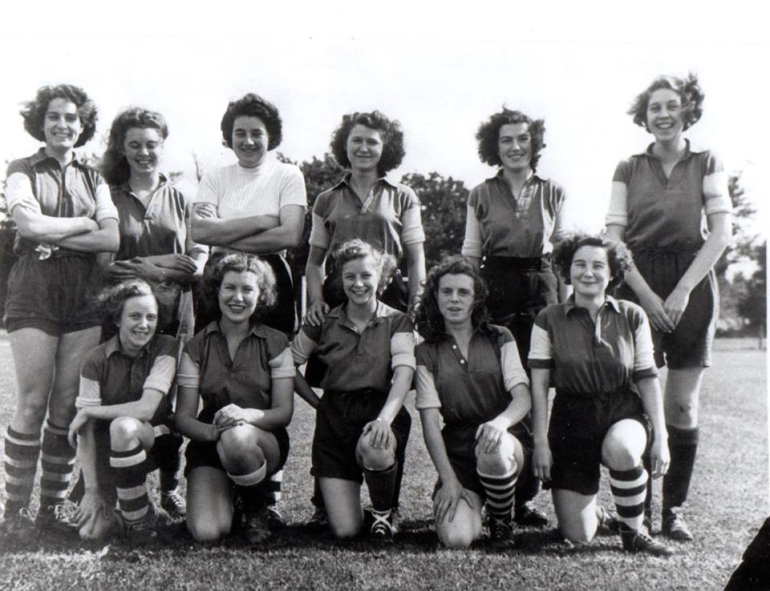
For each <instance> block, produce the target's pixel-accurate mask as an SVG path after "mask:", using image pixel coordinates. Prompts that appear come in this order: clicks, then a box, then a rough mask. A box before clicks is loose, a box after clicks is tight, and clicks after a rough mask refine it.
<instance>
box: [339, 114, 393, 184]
mask: <svg viewBox="0 0 770 591" xmlns="http://www.w3.org/2000/svg"><path fill="white" fill-rule="evenodd" d="M356 125H364V126H366V127H368V128H369V129H374V130H375V131H379V132H380V136H382V156H381V157H380V161H379V162H378V163H377V174H379V175H380V176H385V175H386V174H387V173H388V172H390V171H391V170H393V169H394V168H398V166H399V164H401V161H402V160H403V159H404V155H405V154H406V152H405V151H404V132H403V131H401V124H400V123H399V122H398V121H395V120H393V121H391V120H390V119H388V118H387V117H386V116H385V115H383V114H382V113H380V112H379V111H372V112H371V113H351V114H350V115H343V117H342V123H340V126H339V127H338V128H337V129H336V130H335V131H334V133H333V134H332V141H331V143H330V144H329V147H330V148H331V150H332V154H333V155H334V158H335V159H336V160H337V162H338V163H339V164H340V166H342V167H343V168H347V169H350V167H351V164H350V160H349V159H348V150H347V145H348V137H349V136H350V132H351V131H353V128H354V127H355V126H356Z"/></svg>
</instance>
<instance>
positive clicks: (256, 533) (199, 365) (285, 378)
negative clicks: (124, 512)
mask: <svg viewBox="0 0 770 591" xmlns="http://www.w3.org/2000/svg"><path fill="white" fill-rule="evenodd" d="M204 297H207V298H210V300H213V302H216V304H217V306H218V307H219V316H220V317H219V320H215V321H213V322H212V323H211V324H209V325H208V326H207V327H206V328H204V329H203V330H202V331H200V332H198V333H197V334H196V335H195V336H194V337H193V339H192V340H191V341H190V342H189V343H187V345H186V346H185V349H184V353H183V354H182V361H181V363H180V366H179V374H178V382H179V400H178V403H177V412H176V427H177V429H179V431H180V433H182V434H184V435H186V436H187V437H189V438H190V439H191V441H190V444H189V445H188V446H187V452H186V457H187V467H186V475H187V529H188V530H189V531H190V533H191V534H192V536H193V537H194V538H195V539H196V540H198V541H214V540H218V539H220V538H222V537H223V536H225V535H227V534H228V533H229V532H230V531H231V528H232V527H233V525H234V524H233V515H234V504H233V501H234V495H233V489H235V491H236V492H237V494H238V496H239V497H240V500H241V501H242V503H243V512H244V515H243V530H242V531H243V534H244V536H245V537H246V539H247V541H248V542H249V543H250V544H259V543H261V542H263V541H264V540H266V539H267V538H268V537H269V536H270V527H269V523H268V520H269V517H268V514H267V512H266V511H265V510H264V492H265V491H264V486H265V485H264V484H262V483H263V481H264V480H265V478H267V477H269V476H270V475H272V474H275V473H276V472H277V471H278V470H280V469H281V467H282V466H283V464H284V462H286V457H287V456H288V454H289V435H288V433H287V432H286V426H287V425H288V424H289V421H291V415H292V412H293V408H294V407H293V402H294V400H293V396H294V374H295V369H294V363H293V361H292V355H291V349H290V348H289V341H288V339H287V338H286V336H285V335H284V334H282V333H281V332H279V331H277V330H274V329H272V328H270V327H268V326H265V325H264V324H263V323H262V318H263V317H264V314H265V313H266V312H267V311H268V310H269V309H270V307H271V306H272V305H273V304H274V303H275V277H274V276H273V272H272V270H271V269H270V267H269V266H268V265H267V263H265V262H264V261H262V260H260V259H258V258H257V257H254V256H249V255H245V254H231V255H227V256H225V257H224V258H221V259H220V260H219V261H218V262H217V263H216V265H215V266H214V267H213V268H212V269H210V272H209V273H207V275H206V279H205V282H204ZM199 401H202V402H203V408H202V409H201V411H200V413H198V405H199Z"/></svg>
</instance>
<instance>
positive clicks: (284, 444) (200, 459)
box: [184, 409, 289, 478]
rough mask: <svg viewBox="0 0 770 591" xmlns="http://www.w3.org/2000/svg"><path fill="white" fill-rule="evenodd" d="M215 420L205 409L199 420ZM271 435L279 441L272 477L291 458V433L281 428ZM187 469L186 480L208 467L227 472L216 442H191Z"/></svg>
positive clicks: (205, 421)
mask: <svg viewBox="0 0 770 591" xmlns="http://www.w3.org/2000/svg"><path fill="white" fill-rule="evenodd" d="M212 419H213V413H212V412H210V411H207V410H206V409H204V410H203V411H202V412H201V414H200V415H199V416H198V420H199V421H201V422H203V423H209V424H210V423H211V422H212ZM270 433H271V434H272V435H273V436H274V437H275V439H276V441H278V453H279V459H278V466H277V467H276V468H275V470H273V471H272V472H268V474H267V475H268V476H272V475H273V474H275V473H276V472H278V471H279V470H280V469H281V468H283V465H284V464H285V463H286V458H288V457H289V433H288V432H287V431H286V429H284V428H283V427H281V428H280V429H276V430H274V431H270ZM185 460H186V464H185V469H184V475H185V477H186V478H188V477H189V476H190V471H192V470H194V469H195V468H200V467H202V466H206V467H208V468H216V469H217V470H221V471H222V472H227V470H225V467H224V466H223V465H222V460H220V459H219V452H217V442H216V441H190V442H189V443H188V444H187V450H186V451H185Z"/></svg>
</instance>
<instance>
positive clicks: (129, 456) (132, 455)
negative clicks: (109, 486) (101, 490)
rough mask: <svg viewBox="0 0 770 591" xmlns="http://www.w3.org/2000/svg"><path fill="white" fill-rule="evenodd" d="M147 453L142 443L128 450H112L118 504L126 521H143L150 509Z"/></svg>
mask: <svg viewBox="0 0 770 591" xmlns="http://www.w3.org/2000/svg"><path fill="white" fill-rule="evenodd" d="M146 459H147V454H146V453H145V451H144V450H143V449H142V446H141V445H137V446H136V447H134V448H133V449H129V450H128V451H115V450H111V451H110V467H111V468H112V473H113V476H114V478H115V488H116V489H117V493H118V506H119V507H120V513H121V515H122V516H123V520H124V521H125V522H126V523H134V522H137V521H141V520H142V519H144V517H145V516H146V515H147V513H148V512H149V510H150V500H149V499H148V498H147V483H146V480H147V476H146V472H145V468H144V466H143V464H144V462H145V460H146Z"/></svg>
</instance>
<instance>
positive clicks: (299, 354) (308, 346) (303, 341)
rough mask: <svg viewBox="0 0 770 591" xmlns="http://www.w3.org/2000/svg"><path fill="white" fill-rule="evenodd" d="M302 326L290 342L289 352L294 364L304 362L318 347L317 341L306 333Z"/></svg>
mask: <svg viewBox="0 0 770 591" xmlns="http://www.w3.org/2000/svg"><path fill="white" fill-rule="evenodd" d="M306 328H307V327H306V326H303V327H302V328H301V329H300V331H299V332H298V333H297V336H295V337H294V340H293V341H292V342H291V354H292V357H293V359H294V364H295V365H302V364H303V363H306V362H307V360H308V358H309V357H310V356H311V355H312V354H313V352H314V351H315V350H316V348H317V347H318V343H317V342H316V341H315V340H314V339H313V338H312V337H311V336H310V334H308V332H307V331H306Z"/></svg>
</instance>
